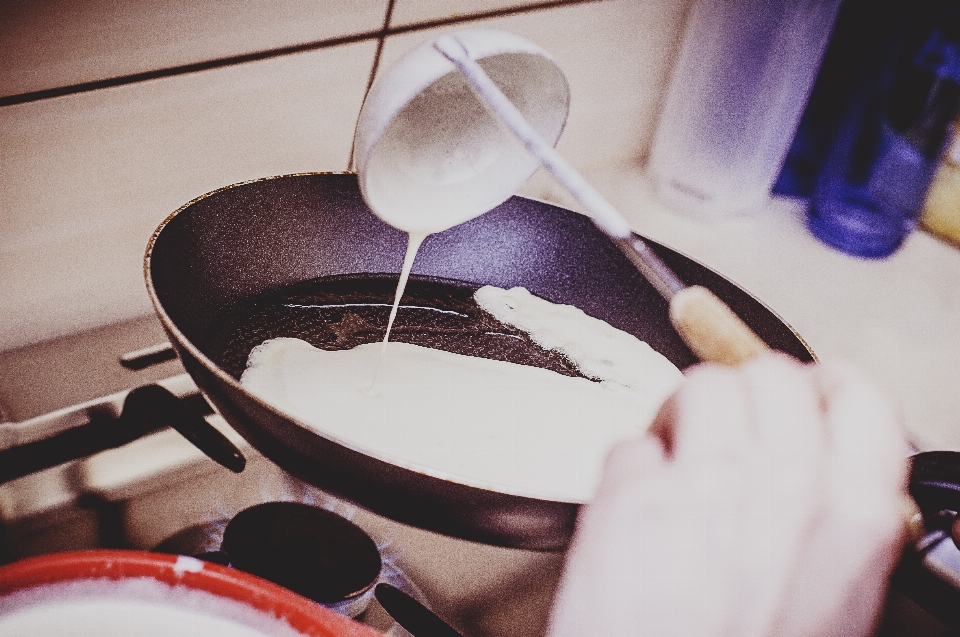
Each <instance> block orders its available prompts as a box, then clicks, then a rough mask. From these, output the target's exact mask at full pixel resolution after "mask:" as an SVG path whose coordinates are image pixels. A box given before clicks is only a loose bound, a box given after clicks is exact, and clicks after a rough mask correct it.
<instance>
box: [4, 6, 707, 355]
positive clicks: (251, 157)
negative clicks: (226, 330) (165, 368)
mask: <svg viewBox="0 0 960 637" xmlns="http://www.w3.org/2000/svg"><path fill="white" fill-rule="evenodd" d="M688 4H689V0H602V1H594V2H542V1H541V2H536V1H533V0H396V2H395V3H394V4H393V5H392V6H391V5H389V4H388V0H349V1H347V0H344V1H337V2H334V1H324V2H298V1H296V0H275V1H273V2H270V3H249V2H243V1H241V0H229V1H226V0H224V1H218V2H205V3H197V2H188V1H186V0H153V1H152V2H146V1H145V0H140V1H139V2H137V1H134V0H127V1H126V2H118V1H116V0H85V1H84V2H74V1H72V0H35V1H34V2H29V3H14V2H0V350H5V349H10V348H14V347H18V346H21V345H24V344H27V343H31V342H36V341H40V340H44V339H48V338H52V337H55V336H58V335H62V334H69V333H73V332H77V331H80V330H84V329H89V328H93V327H96V326H99V325H104V324H108V323H112V322H116V321H121V320H125V319H128V318H132V317H135V316H139V315H143V314H148V313H150V312H151V308H150V306H149V301H148V299H147V295H146V292H145V290H144V284H143V281H142V269H141V262H142V255H143V249H144V247H145V245H146V242H147V240H148V238H149V236H150V233H151V232H152V230H153V229H154V228H155V227H156V225H157V224H158V223H159V222H160V221H162V220H163V218H164V217H166V216H167V215H168V214H169V213H170V212H172V211H173V210H175V209H176V208H178V207H179V206H180V205H182V204H183V203H185V202H186V201H189V200H190V199H192V198H194V197H196V196H198V195H201V194H203V193H204V192H207V191H209V190H212V189H214V188H218V187H220V186H223V185H227V184H230V183H234V182H237V181H242V180H246V179H251V178H255V177H262V176H267V175H275V174H284V173H290V172H299V171H317V170H343V169H345V168H346V167H347V162H348V157H349V153H350V146H351V141H352V136H353V126H354V123H355V121H356V117H357V114H358V112H359V109H360V105H361V102H362V100H363V95H364V92H365V90H366V87H367V84H368V82H369V79H370V75H371V73H372V71H373V70H374V68H375V60H376V58H377V54H378V48H379V45H380V43H381V41H382V44H383V46H382V55H381V58H382V59H381V63H382V64H383V65H388V64H389V63H390V62H391V61H393V60H395V59H397V58H398V57H399V56H400V55H402V54H403V53H404V52H405V51H406V50H408V49H409V48H411V47H412V46H414V45H415V44H417V43H419V42H421V41H423V40H425V39H427V38H431V37H434V36H435V34H436V33H438V32H441V31H443V30H448V29H454V28H496V29H504V30H508V31H512V32H514V33H517V34H519V35H522V36H524V37H527V38H529V39H531V40H533V41H534V42H536V43H538V44H540V45H541V46H542V47H544V48H545V49H547V50H548V51H550V52H551V53H553V54H554V55H555V56H556V58H557V59H558V61H559V62H560V64H561V66H562V67H563V68H564V70H565V71H566V72H567V74H568V76H569V79H570V84H571V89H572V93H573V103H572V106H571V113H570V119H569V122H568V125H567V128H566V131H565V133H564V137H563V138H562V140H561V142H560V146H559V148H560V150H561V151H562V152H563V153H564V154H565V155H566V156H567V157H568V158H569V159H570V160H571V161H572V162H573V163H574V164H576V165H578V166H579V167H581V168H582V169H585V170H597V169H602V168H603V166H606V165H613V164H619V163H623V162H629V161H636V160H638V159H639V158H641V157H642V156H643V155H644V153H645V152H646V150H647V148H648V145H649V140H650V136H651V132H652V128H653V125H654V123H655V121H656V115H657V111H658V108H659V104H660V100H661V97H662V92H663V90H664V85H665V82H666V79H667V77H668V75H669V70H670V65H671V62H672V57H673V55H674V53H675V49H676V46H677V42H678V37H679V33H680V30H681V28H682V25H683V19H684V16H685V12H686V7H687V5H688ZM388 9H389V11H388ZM388 17H389V21H388ZM535 194H536V193H535ZM541 194H547V193H541Z"/></svg>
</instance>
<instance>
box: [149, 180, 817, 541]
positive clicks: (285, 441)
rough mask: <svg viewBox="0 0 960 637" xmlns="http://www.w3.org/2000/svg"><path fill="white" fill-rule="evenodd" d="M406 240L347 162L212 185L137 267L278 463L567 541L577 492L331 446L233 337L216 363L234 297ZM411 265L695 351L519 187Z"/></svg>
mask: <svg viewBox="0 0 960 637" xmlns="http://www.w3.org/2000/svg"><path fill="white" fill-rule="evenodd" d="M405 239H406V238H405V236H404V235H403V234H402V233H400V232H398V231H397V230H395V229H393V228H391V227H389V226H387V225H385V224H384V223H382V222H381V221H380V220H378V219H377V218H376V217H375V216H374V215H373V214H372V213H371V212H370V210H369V209H368V208H367V206H366V205H365V204H364V202H363V200H362V198H361V196H360V193H359V189H358V186H357V179H356V176H355V175H354V174H303V175H291V176H283V177H274V178H269V179H262V180H257V181H252V182H248V183H244V184H239V185H236V186H231V187H227V188H223V189H220V190H217V191H214V192H212V193H210V194H208V195H205V196H203V197H200V198H199V199H196V200H194V201H192V202H190V203H189V204H187V205H185V206H184V207H183V208H181V209H180V210H178V211H177V212H176V213H174V214H173V215H171V216H170V217H169V218H168V219H167V220H166V221H165V222H164V223H163V224H162V225H161V226H160V228H159V229H158V230H157V232H156V233H155V235H154V237H153V238H152V240H151V242H150V245H149V247H148V249H147V255H146V261H145V270H146V278H147V284H148V287H149V290H150V294H151V296H152V299H153V302H154V305H155V307H156V310H157V312H158V314H159V316H160V319H161V321H162V323H163V325H164V327H165V329H166V331H167V332H168V334H169V335H170V338H171V341H172V343H173V344H174V347H175V348H176V350H177V352H178V354H179V355H180V358H181V360H182V362H183V365H184V366H185V368H186V369H187V371H188V372H189V373H190V375H191V376H192V377H193V378H194V380H195V381H196V383H197V385H198V386H199V387H200V388H201V389H202V391H203V392H204V394H205V395H206V396H207V397H208V398H209V400H210V401H211V402H212V403H213V404H214V405H215V406H216V408H217V409H218V411H219V412H220V413H221V414H222V415H223V417H224V418H225V419H226V420H227V422H228V423H229V424H230V425H231V426H233V427H235V428H236V429H237V431H239V432H240V433H241V434H242V435H243V437H244V438H246V439H247V440H248V441H249V442H250V443H251V444H252V445H253V446H254V447H255V448H257V449H258V450H259V451H260V452H262V453H263V454H264V455H265V456H266V457H268V458H269V459H271V460H272V461H273V462H275V463H276V464H277V465H279V466H280V467H282V468H283V469H285V470H287V471H288V472H290V473H291V474H293V475H294V476H296V477H298V478H300V479H302V480H305V481H306V482H308V483H311V484H313V485H316V486H317V487H319V488H321V489H324V490H327V491H329V492H332V493H334V494H336V495H338V496H340V497H343V498H345V499H348V500H351V501H353V502H355V503H357V504H359V505H361V506H363V507H365V508H367V509H370V510H372V511H374V512H376V513H379V514H381V515H384V516H387V517H389V518H392V519H395V520H397V521H400V522H404V523H407V524H411V525H414V526H418V527H421V528H425V529H429V530H432V531H436V532H440V533H444V534H448V535H452V536H455V537H460V538H464V539H468V540H473V541H478V542H485V543H489V544H495V545H501V546H509V547H516V548H527V549H538V550H551V549H561V548H563V547H564V546H566V544H567V542H568V541H569V537H570V535H571V533H572V531H573V526H574V521H575V517H576V513H577V509H578V506H579V505H578V503H576V502H563V501H555V500H546V499H538V498H531V497H524V496H521V495H517V494H511V493H505V492H502V491H498V490H494V489H492V488H489V489H488V488H482V487H480V486H476V485H473V486H471V485H467V484H464V483H459V482H456V481H454V480H448V479H443V478H441V477H437V476H435V475H428V474H427V473H422V472H419V471H414V470H411V469H408V468H404V467H401V466H399V465H398V464H394V463H392V462H390V459H389V458H382V457H375V456H374V455H373V454H371V453H367V452H365V450H364V449H357V448H351V447H349V446H348V445H345V444H340V443H338V442H337V441H335V440H333V439H330V438H326V437H324V436H322V435H318V434H317V433H314V432H313V431H311V430H309V429H307V428H305V427H302V426H300V425H298V424H297V423H296V422H294V421H293V420H291V419H290V418H288V417H286V416H284V415H283V414H281V413H279V412H278V411H276V410H274V409H272V408H271V407H269V406H267V405H266V404H264V403H263V402H261V401H260V400H258V399H256V398H254V397H253V396H252V395H250V394H249V393H247V392H246V391H245V390H244V389H243V388H242V387H241V386H240V384H239V382H238V380H237V375H238V373H239V372H238V369H237V366H236V359H237V352H236V351H235V350H236V349H237V344H236V343H234V344H233V350H234V351H233V352H232V354H231V355H230V356H232V358H231V360H226V358H227V355H226V354H225V353H224V349H223V342H224V338H223V334H222V333H221V331H222V329H223V325H224V324H225V323H224V317H225V316H231V315H233V314H236V311H237V310H236V308H238V307H251V306H252V307H254V308H255V307H256V305H257V303H258V302H259V301H258V299H263V298H269V297H270V295H271V294H274V293H276V292H277V291H278V290H284V289H289V287H290V286H292V285H293V286H295V285H296V284H299V283H302V282H306V281H311V280H314V279H318V278H324V277H325V278H329V279H331V280H338V278H339V279H344V278H345V279H350V277H351V276H358V275H389V276H391V277H393V279H394V280H395V277H396V274H397V273H398V272H399V269H400V265H401V261H402V256H403V250H404V247H405ZM651 245H652V246H653V248H654V250H655V251H656V252H657V253H658V254H659V255H660V256H661V257H662V258H663V260H664V261H666V262H667V264H668V265H669V266H670V267H671V268H673V269H674V270H675V271H676V272H677V273H678V274H679V276H680V277H681V278H682V279H683V280H684V281H686V282H687V283H688V284H699V285H703V286H705V287H707V288H709V289H710V290H712V291H713V292H714V293H715V294H716V295H717V296H719V297H720V298H721V299H723V300H724V301H726V302H727V303H728V304H729V305H730V307H731V308H732V309H733V310H734V311H735V312H736V313H737V314H739V315H740V317H741V318H743V319H744V321H745V322H746V323H747V324H748V325H749V326H750V327H751V328H752V329H753V330H754V331H755V332H756V333H757V334H758V335H759V336H760V337H761V338H762V339H763V340H765V341H766V342H767V343H768V344H769V345H770V347H772V348H775V349H778V350H782V351H784V352H787V353H788V354H790V355H792V356H794V357H796V358H797V359H799V360H801V361H811V360H813V355H812V353H811V351H810V350H809V348H808V347H807V346H806V345H805V344H804V342H803V341H802V339H801V338H800V337H799V336H798V335H797V334H796V333H795V332H794V331H793V330H792V329H791V328H790V326H789V325H787V324H786V323H785V322H784V321H783V320H782V319H780V318H779V317H778V316H777V315H776V314H774V313H773V312H772V311H771V310H770V309H769V308H767V307H765V306H764V305H763V304H762V303H760V302H759V301H758V300H757V299H755V298H753V297H752V296H750V295H749V294H747V293H746V292H744V291H743V290H741V289H740V288H738V287H737V286H736V285H734V284H733V283H731V282H730V281H728V280H726V279H724V278H723V277H722V276H720V275H718V274H717V273H715V272H713V271H711V270H710V269H708V268H706V267H704V266H703V265H701V264H699V263H697V262H695V261H693V260H691V259H689V258H687V257H685V256H683V255H681V254H678V253H676V252H674V251H673V250H670V249H669V248H666V247H663V246H660V245H658V244H656V243H652V242H651ZM413 273H414V275H416V276H418V277H419V278H420V279H421V280H423V281H428V282H429V281H432V280H436V281H454V282H459V283H458V284H460V285H463V286H467V287H469V286H473V287H479V286H480V285H485V284H492V285H497V286H500V287H505V288H509V287H512V286H518V285H519V286H524V287H526V288H527V289H529V290H530V291H531V292H532V293H534V294H536V295H538V296H541V297H543V298H546V299H548V300H550V301H553V302H557V303H567V304H571V305H575V306H577V307H579V308H581V309H583V310H584V311H585V312H587V313H588V314H590V315H592V316H595V317H598V318H600V319H603V320H605V321H607V322H608V323H610V324H611V325H613V326H615V327H617V328H620V329H622V330H625V331H627V332H630V333H632V334H634V335H636V336H637V337H639V338H640V339H642V340H645V341H647V342H648V343H649V344H650V345H651V346H652V347H653V348H654V349H656V350H657V351H659V352H661V353H662V354H663V355H664V356H666V357H667V358H668V359H670V360H671V361H672V362H673V363H674V364H676V365H677V366H678V367H680V368H681V369H683V368H685V367H688V366H689V365H691V364H693V363H695V362H696V360H695V358H694V356H693V354H691V352H690V351H689V350H688V349H687V347H686V346H685V345H684V344H683V342H682V341H681V340H680V338H679V337H678V336H677V335H676V334H675V332H674V330H673V328H672V327H671V324H670V321H669V319H668V316H667V305H666V303H665V301H663V299H662V298H661V297H660V296H659V295H658V294H657V292H656V291H655V290H654V289H653V288H652V287H651V286H650V284H648V283H647V282H646V281H645V280H644V279H643V278H642V277H641V276H640V275H639V274H638V273H637V272H636V271H635V270H634V268H633V267H632V266H631V265H630V263H629V262H628V261H627V260H626V259H625V257H623V256H622V254H621V253H620V252H619V251H618V250H617V249H616V248H615V247H614V246H613V245H612V244H611V243H610V241H609V240H608V239H607V238H606V237H604V236H603V235H602V234H600V232H599V231H598V230H597V229H596V228H595V227H594V226H593V224H592V223H591V222H590V221H589V220H588V219H587V218H586V217H583V216H581V215H579V214H576V213H574V212H571V211H568V210H564V209H562V208H558V207H556V206H552V205H549V204H546V203H543V202H539V201H534V200H531V199H525V198H522V197H513V198H511V199H510V200H508V201H507V202H506V203H504V204H502V205H501V206H499V207H497V208H496V209H494V210H493V211H491V212H489V213H487V214H485V215H483V216H481V217H478V218H476V219H474V220H472V221H469V222H467V223H465V224H463V225H460V226H457V227H455V228H452V229H451V230H448V231H446V232H444V233H441V234H437V235H433V236H431V237H429V238H428V239H427V241H426V242H425V243H424V245H423V247H422V248H421V251H420V253H419V255H418V257H417V260H416V263H415V265H414V268H413ZM428 288H429V286H428ZM231 313H233V314H231ZM264 333H265V332H264V331H263V330H262V329H259V328H258V329H251V330H250V336H249V338H247V339H246V342H241V343H240V346H239V347H240V349H241V356H240V358H241V359H242V358H243V357H244V356H245V352H247V351H249V349H250V348H252V347H254V346H256V345H258V344H259V343H260V341H262V340H263V335H264ZM272 335H276V334H272ZM242 340H243V339H241V341H242ZM241 369H242V368H241ZM452 421H453V422H455V415H454V418H453V419H452Z"/></svg>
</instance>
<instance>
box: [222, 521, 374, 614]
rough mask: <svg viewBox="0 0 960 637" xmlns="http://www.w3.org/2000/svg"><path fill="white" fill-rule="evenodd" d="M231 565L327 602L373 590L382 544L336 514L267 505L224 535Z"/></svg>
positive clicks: (232, 525)
mask: <svg viewBox="0 0 960 637" xmlns="http://www.w3.org/2000/svg"><path fill="white" fill-rule="evenodd" d="M222 551H223V553H225V554H226V555H227V557H228V558H229V561H230V564H231V565H232V566H233V567H235V568H238V569H240V570H242V571H246V572H248V573H252V574H253V575H257V576H259V577H262V578H264V579H267V580H270V581H271V582H274V583H276V584H279V585H281V586H284V587H286V588H289V589H290V590H292V591H294V592H296V593H299V594H300V595H303V596H304V597H309V598H310V599H312V600H314V601H317V602H320V603H321V604H335V603H337V602H341V601H343V600H346V599H350V598H354V597H357V596H360V595H362V594H363V593H365V592H366V591H368V590H370V588H371V587H372V586H373V584H374V582H376V580H377V577H378V576H379V575H380V569H381V566H382V564H381V560H380V552H379V551H378V550H377V545H376V544H375V543H374V541H373V540H372V539H371V538H370V536H368V535H367V534H366V533H365V532H364V531H363V530H362V529H360V527H358V526H356V525H355V524H353V523H352V522H349V521H347V520H345V519H344V518H342V517H340V516H339V515H337V514H335V513H331V512H330V511H325V510H323V509H318V508H316V507H312V506H310V505H307V504H300V503H298V502H267V503H264V504H258V505H256V506H253V507H250V508H249V509H245V510H243V511H241V512H240V513H238V514H237V515H236V516H235V517H234V518H233V519H232V520H231V521H230V523H229V524H227V528H226V530H225V531H224V534H223V546H222Z"/></svg>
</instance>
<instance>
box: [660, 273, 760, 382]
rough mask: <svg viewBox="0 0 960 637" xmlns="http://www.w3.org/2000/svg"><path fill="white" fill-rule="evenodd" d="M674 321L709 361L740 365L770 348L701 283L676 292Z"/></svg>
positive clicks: (672, 304)
mask: <svg viewBox="0 0 960 637" xmlns="http://www.w3.org/2000/svg"><path fill="white" fill-rule="evenodd" d="M670 322H671V323H673V327H674V328H675V329H676V330H677V333H678V334H680V338H682V339H683V341H684V342H685V343H686V344H687V347H689V348H690V350H691V351H692V352H693V353H694V354H696V355H697V357H698V358H699V359H700V360H702V361H704V362H707V363H719V364H721V365H730V366H736V365H739V364H741V363H744V362H746V361H748V360H750V359H751V358H756V357H757V356H760V355H761V354H763V353H764V352H768V351H770V348H769V347H767V344H766V343H764V342H763V341H762V340H761V339H760V337H759V336H757V335H756V334H754V333H753V330H751V329H750V328H749V327H748V326H747V324H746V323H744V322H743V321H742V320H741V319H740V317H739V316H737V315H736V314H734V313H733V310H731V309H730V307H729V306H728V305H727V304H726V303H724V302H723V301H721V300H720V299H719V298H718V297H717V296H716V295H715V294H714V293H713V292H711V291H710V290H708V289H707V288H705V287H702V286H699V285H691V286H689V287H686V288H684V289H682V290H680V291H679V292H677V293H676V294H675V295H674V297H673V299H672V300H671V301H670Z"/></svg>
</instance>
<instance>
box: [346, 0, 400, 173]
mask: <svg viewBox="0 0 960 637" xmlns="http://www.w3.org/2000/svg"><path fill="white" fill-rule="evenodd" d="M395 4H396V0H387V11H386V13H385V14H384V16H383V29H381V31H380V37H379V38H377V51H376V53H374V55H373V64H372V65H371V66H370V77H369V78H368V79H367V88H366V90H365V91H364V92H363V99H362V100H361V101H360V110H363V105H364V104H365V103H366V102H367V95H369V94H370V88H371V87H372V86H373V80H374V79H375V78H376V77H377V70H378V69H379V68H380V56H381V54H382V53H383V43H384V42H386V41H387V33H388V32H389V30H390V21H391V20H392V19H393V7H394V5H395ZM355 119H356V120H357V121H358V122H359V120H360V115H359V113H358V114H357V117H356V118H355ZM354 138H356V128H354ZM347 170H354V167H353V144H352V143H351V144H350V158H349V159H348V160H347Z"/></svg>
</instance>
